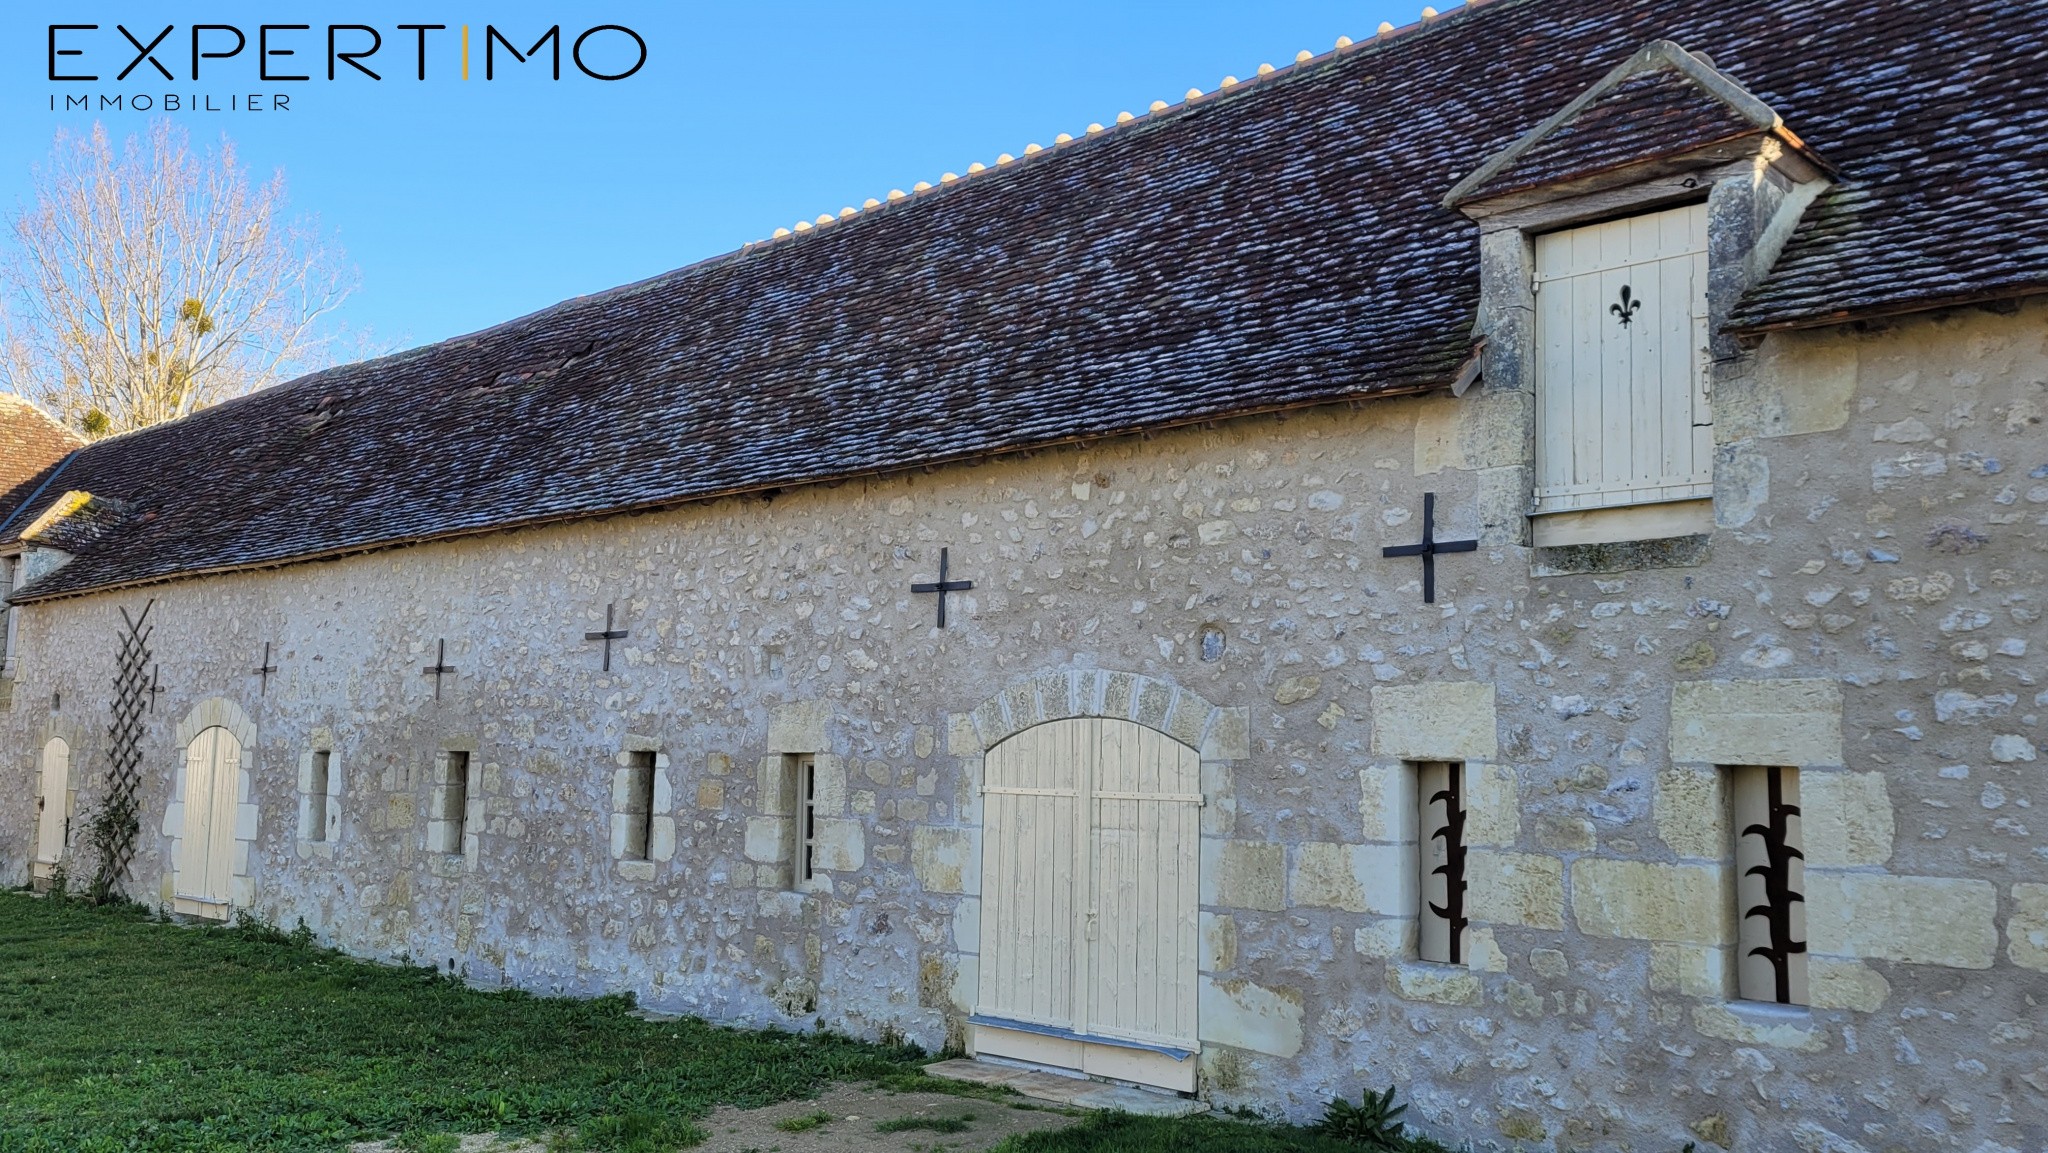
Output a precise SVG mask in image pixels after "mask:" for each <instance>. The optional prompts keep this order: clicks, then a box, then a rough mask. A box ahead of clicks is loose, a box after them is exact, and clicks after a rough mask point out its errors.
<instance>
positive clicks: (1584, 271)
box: [1536, 204, 1713, 513]
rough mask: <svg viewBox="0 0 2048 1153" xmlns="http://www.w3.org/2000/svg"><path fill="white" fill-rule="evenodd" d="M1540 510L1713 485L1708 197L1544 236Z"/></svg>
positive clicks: (1692, 495) (1704, 493) (1539, 305)
mask: <svg viewBox="0 0 2048 1153" xmlns="http://www.w3.org/2000/svg"><path fill="white" fill-rule="evenodd" d="M1536 279H1537V292H1536V346H1537V354H1536V471H1537V484H1536V497H1537V511H1538V512H1539V513H1544V512H1563V511H1569V510H1575V509H1588V508H1604V507H1611V506H1616V505H1630V504H1645V503H1650V502H1655V501H1666V500H1693V499H1698V498H1700V497H1710V496H1712V495H1713V483H1712V482H1713V430H1712V428H1711V417H1710V416H1709V406H1708V403H1707V395H1706V372H1705V357H1706V348H1707V343H1708V340H1707V310H1706V287H1707V209H1706V205H1704V204H1695V205H1688V206H1685V207H1683V208H1673V209H1669V210H1666V211H1662V212H1652V213H1647V214H1645V215H1641V216H1633V217H1628V218H1626V219H1623V220H1614V221H1609V222H1607V223H1605V224H1595V225H1588V226H1586V227H1583V228H1574V229H1568V230H1566V231H1563V232H1554V233H1549V234H1546V235H1543V236H1539V237H1537V238H1536Z"/></svg>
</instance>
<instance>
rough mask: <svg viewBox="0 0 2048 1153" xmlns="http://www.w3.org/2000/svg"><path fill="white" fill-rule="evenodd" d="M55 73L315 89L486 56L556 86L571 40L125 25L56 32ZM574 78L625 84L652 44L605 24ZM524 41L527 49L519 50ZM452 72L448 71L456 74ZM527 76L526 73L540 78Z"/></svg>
mask: <svg viewBox="0 0 2048 1153" xmlns="http://www.w3.org/2000/svg"><path fill="white" fill-rule="evenodd" d="M49 30H50V53H49V75H50V80H51V82H53V83H58V84H92V83H101V82H106V81H111V82H115V83H121V82H126V81H130V80H131V79H134V80H141V81H154V80H168V81H172V82H174V83H175V82H178V81H181V80H189V81H193V82H200V83H204V82H207V81H219V82H223V83H225V82H229V81H237V82H239V81H249V80H253V81H259V82H263V83H282V82H288V81H312V80H314V79H315V78H316V77H318V76H319V75H321V74H322V73H324V74H325V78H326V79H328V80H335V79H339V78H343V77H347V78H358V77H367V78H369V79H370V80H383V79H385V78H386V77H387V76H395V77H400V78H405V77H410V78H412V79H415V80H425V79H427V78H428V75H429V73H430V72H431V73H434V74H435V75H449V74H454V73H457V72H458V71H459V75H460V78H461V79H463V80H468V79H470V72H471V60H472V56H473V55H475V56H481V57H482V65H483V78H484V79H485V80H495V79H497V75H498V70H499V69H500V68H505V69H507V70H508V71H509V70H510V69H513V68H516V67H518V66H520V65H529V64H530V65H534V66H536V68H538V67H545V68H546V71H547V75H548V76H549V78H550V79H553V80H560V79H562V75H563V58H564V55H565V53H564V51H563V44H564V42H565V40H566V34H565V33H564V32H563V31H562V26H561V25H559V24H556V25H554V26H552V27H550V28H548V29H546V30H545V31H543V32H541V33H540V35H539V36H537V37H532V38H531V39H529V37H530V36H531V32H530V30H529V31H528V32H527V33H525V34H521V33H518V32H514V31H505V30H501V29H499V28H498V27H497V26H496V25H494V24H486V25H484V26H483V35H482V36H481V37H478V38H477V40H478V41H480V43H478V44H476V45H475V48H476V51H475V52H474V53H472V39H471V36H470V26H469V25H467V24H463V25H458V26H454V27H451V26H450V25H447V24H395V25H392V26H391V27H390V29H389V31H390V32H391V36H390V39H389V40H388V41H387V39H386V37H385V31H384V30H380V29H378V28H376V27H373V26H371V25H368V24H329V25H326V26H325V27H324V28H323V29H319V30H316V29H315V28H314V26H313V25H310V24H263V25H259V26H257V27H256V29H255V30H254V32H253V34H252V33H250V32H248V31H244V30H243V29H242V28H239V27H237V26H235V25H233V24H191V25H187V26H186V28H185V31H184V33H183V34H179V29H178V25H176V24H168V25H165V26H164V27H163V28H162V29H161V30H157V29H152V28H148V27H144V28H142V29H140V30H138V31H131V30H130V29H129V28H128V27H127V26H126V25H123V24H116V25H114V26H113V31H112V32H108V31H107V30H106V29H105V28H104V27H103V26H102V25H98V24H52V25H50V26H49ZM566 42H567V44H568V51H567V53H566V56H567V60H568V64H569V66H570V67H571V68H572V69H573V70H574V71H573V73H572V77H573V75H574V74H578V73H580V74H581V75H583V76H585V77H588V78H589V79H592V80H624V79H626V78H627V77H629V76H631V75H633V74H634V73H636V72H638V71H640V69H641V68H642V67H643V66H644V65H646V63H647V41H645V40H643V39H641V37H640V34H639V33H638V32H635V31H633V30H632V29H631V28H628V27H626V26H625V25H623V24H598V25H594V26H592V27H589V28H586V29H584V30H583V31H582V32H581V33H579V34H577V35H576V36H575V39H573V40H567V41H566ZM521 43H524V44H525V45H526V47H525V48H524V49H523V50H522V49H521V48H520V47H519V45H520V44H521ZM442 69H446V70H448V71H447V72H446V73H444V72H442V71H441V70H442ZM535 70H536V69H535V68H529V69H522V70H521V71H522V72H531V71H535Z"/></svg>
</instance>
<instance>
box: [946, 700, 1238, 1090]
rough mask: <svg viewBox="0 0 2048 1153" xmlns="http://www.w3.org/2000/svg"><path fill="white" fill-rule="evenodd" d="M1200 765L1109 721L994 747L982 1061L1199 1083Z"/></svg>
mask: <svg viewBox="0 0 2048 1153" xmlns="http://www.w3.org/2000/svg"><path fill="white" fill-rule="evenodd" d="M1200 770H1201V762H1200V758H1199V756H1198V755H1197V753H1196V752H1195V750H1193V749H1190V748H1188V747H1187V746H1185V745H1182V744H1180V743H1179V742H1177V741H1174V740H1172V739H1170V738H1168V737H1165V736H1163V735H1161V734H1160V733H1157V732H1155V731H1153V730H1151V729H1148V728H1145V727H1143V726H1141V725H1137V724H1133V723H1131V722H1129V721H1121V720H1112V719H1101V718H1077V719H1073V720H1065V721H1054V722H1052V723H1049V724H1045V725H1040V726H1037V727H1036V728H1032V729H1027V730H1025V731H1024V732H1022V733H1019V734H1017V735H1016V736H1015V737H1012V738H1011V739H1010V740H1008V741H1005V742H1004V743H1003V744H1001V745H998V746H997V747H996V748H994V749H992V750H990V752H989V756H988V760H987V763H986V784H985V786H984V801H983V813H984V814H985V816H984V826H983V832H982V863H983V872H982V941H981V987H980V992H979V1004H978V1006H977V1012H976V1016H975V1025H976V1029H975V1044H976V1050H977V1052H979V1053H987V1054H991V1055H996V1056H1006V1057H1013V1058H1017V1059H1020V1060H1028V1061H1034V1062H1039V1063H1043V1064H1050V1065H1060V1066H1065V1067H1068V1068H1074V1069H1079V1070H1082V1071H1084V1072H1088V1073H1094V1074H1098V1075H1101V1076H1107V1077H1114V1078H1116V1079H1119V1080H1125V1081H1134V1082H1138V1083H1141V1084H1149V1085H1158V1086H1162V1087H1165V1088H1171V1089H1175V1090H1178V1091H1182V1092H1188V1091H1192V1090H1193V1089H1194V1065H1195V1062H1194V1054H1195V1052H1196V1050H1197V1048H1198V1045H1197V1042H1196V1028H1195V998H1196V993H1195V963H1196V962H1195V956H1196V934H1197V932H1198V931H1199V925H1198V920H1199V917H1198V906H1199V903H1200V895H1199V888H1198V881H1199V865H1198V860H1199V848H1200V836H1201V828H1200V808H1201V803H1202V798H1201V794H1200V776H1201V771H1200Z"/></svg>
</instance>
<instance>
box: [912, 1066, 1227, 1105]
mask: <svg viewBox="0 0 2048 1153" xmlns="http://www.w3.org/2000/svg"><path fill="white" fill-rule="evenodd" d="M924 1071H925V1072H927V1073H929V1074H931V1075H932V1076H934V1077H937V1078H939V1079H940V1080H942V1081H967V1082H971V1083H973V1084H976V1085H1000V1086H1002V1087H1003V1088H1005V1089H1010V1090H1014V1091H1015V1092H1016V1093H1018V1094H1019V1095H1020V1096H1024V1097H1030V1098H1032V1099H1033V1100H1037V1101H1050V1102H1052V1103H1054V1104H1056V1105H1068V1106H1072V1107H1073V1108H1076V1109H1114V1110H1116V1111H1118V1112H1121V1113H1135V1114H1137V1115H1138V1116H1141V1117H1189V1116H1193V1115H1194V1114H1196V1113H1206V1112H1208V1111H1209V1106H1207V1105H1205V1104H1203V1103H1202V1102H1200V1101H1196V1100H1193V1099H1191V1098H1187V1097H1182V1096H1180V1095H1178V1094H1175V1093H1168V1092H1165V1091H1164V1090H1157V1089H1134V1088H1132V1087H1130V1086H1128V1085H1112V1084H1109V1083H1107V1082H1104V1081H1091V1080H1088V1079H1086V1078H1083V1077H1063V1076H1060V1075H1059V1074H1057V1073H1042V1072H1040V1071H1038V1070H1036V1069H1024V1068H1019V1067H1017V1066H1014V1065H997V1064H995V1063H993V1062H989V1061H970V1060H967V1059H965V1058H957V1059H955V1060H951V1061H939V1062H936V1063H934V1064H931V1065H926V1066H925V1067H924Z"/></svg>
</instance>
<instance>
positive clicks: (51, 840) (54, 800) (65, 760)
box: [36, 737, 71, 865]
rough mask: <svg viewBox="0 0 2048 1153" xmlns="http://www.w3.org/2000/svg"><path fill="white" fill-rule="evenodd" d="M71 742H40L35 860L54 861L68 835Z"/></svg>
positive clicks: (51, 863)
mask: <svg viewBox="0 0 2048 1153" xmlns="http://www.w3.org/2000/svg"><path fill="white" fill-rule="evenodd" d="M70 823H71V746H70V745H67V744H65V743H64V741H63V740H62V739H61V738H58V737H52V738H50V741H49V743H48V744H45V745H44V746H43V809H42V812H41V813H39V814H37V817H36V861H37V863H39V864H44V865H54V864H56V863H57V862H58V861H60V860H62V859H63V857H64V843H65V842H66V841H67V840H69V839H70V832H71V830H70Z"/></svg>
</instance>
